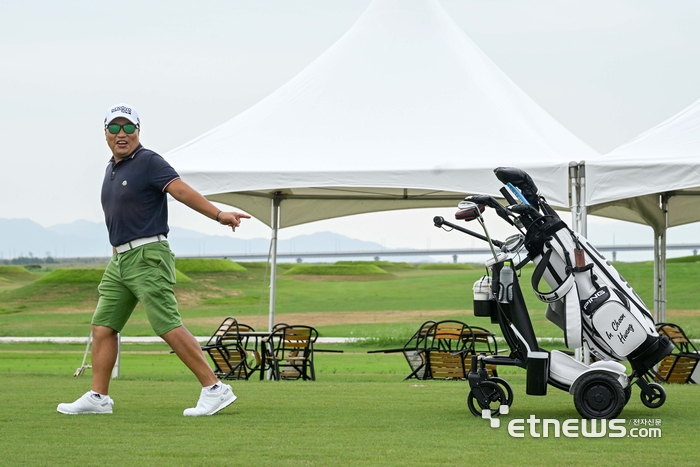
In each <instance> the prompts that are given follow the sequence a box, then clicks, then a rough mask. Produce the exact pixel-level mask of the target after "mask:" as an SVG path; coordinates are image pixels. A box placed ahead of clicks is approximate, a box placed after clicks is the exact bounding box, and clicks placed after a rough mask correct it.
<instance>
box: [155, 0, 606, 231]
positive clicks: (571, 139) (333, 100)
mask: <svg viewBox="0 0 700 467" xmlns="http://www.w3.org/2000/svg"><path fill="white" fill-rule="evenodd" d="M595 156H596V153H595V151H593V149H591V148H590V147H589V146H587V145H586V144H584V143H583V142H582V141H580V140H579V139H578V138H577V137H576V136H574V135H573V134H572V133H570V132H569V131H568V130H566V129H565V128H564V127H563V126H562V125H561V124H559V123H558V122H557V121H556V120H554V119H553V118H552V117H551V116H550V115H549V114H547V113H546V112H545V111H544V110H543V109H542V108H540V107H539V106H538V105H537V104H536V103H535V102H534V101H533V100H532V99H530V98H529V97H528V96H527V95H526V94H525V93H524V92H523V91H521V90H520V89H519V88H518V87H517V86H516V85H515V84H514V83H513V82H512V81H511V80H510V79H509V78H508V77H507V76H506V75H505V74H504V73H503V72H502V71H500V70H499V69H498V67H497V66H496V65H495V64H494V63H493V62H491V61H490V60H489V59H488V57H486V55H484V53H483V52H481V50H479V48H478V47H477V46H476V45H475V44H474V43H473V42H472V41H471V40H470V39H469V38H468V37H467V36H466V34H465V33H464V32H463V31H462V30H461V29H460V28H459V27H458V26H457V25H456V24H455V23H454V22H453V21H452V20H451V19H450V18H449V16H448V15H447V13H446V12H445V11H444V10H443V8H442V7H441V6H440V4H439V3H438V2H437V0H375V1H374V2H373V3H372V4H371V5H370V6H369V7H368V9H367V10H366V11H365V13H364V14H363V15H362V16H361V17H360V18H359V19H358V21H357V22H356V23H355V24H354V25H353V27H352V28H351V29H350V30H349V31H348V32H347V33H346V34H345V35H344V36H343V37H342V38H341V39H339V40H338V42H336V43H335V44H334V45H333V46H332V47H331V48H330V49H328V50H327V51H326V52H325V53H324V54H323V55H321V56H320V57H319V58H318V59H316V60H315V61H314V62H313V63H311V64H310V65H309V66H308V67H306V68H305V69H304V70H303V71H302V72H300V73H299V74H298V75H297V76H296V77H294V78H293V79H292V80H291V81H289V82H288V83H287V84H285V85H284V86H282V87H281V88H279V89H278V90H277V91H275V92H274V93H272V94H271V95H270V96H268V97H267V98H265V99H263V100H262V101H261V102H259V103H258V104H256V105H254V106H253V107H251V108H249V109H248V110H246V111H244V112H243V113H241V114H239V115H237V116H236V117H234V118H232V119H231V120H229V121H227V122H225V123H224V124H222V125H220V126H219V127H216V128H214V129H212V130H211V131H209V132H208V133H206V134H204V135H202V136H200V137H199V138H196V139H195V140H193V141H190V142H188V143H186V144H184V145H182V146H180V147H178V148H176V149H174V150H172V151H170V152H168V153H167V154H166V156H165V157H166V158H167V159H168V160H169V161H170V162H171V163H172V165H173V166H174V167H175V168H176V169H177V170H178V172H179V173H180V174H181V176H182V177H183V180H185V181H186V182H187V183H189V184H190V185H192V186H193V187H194V188H196V189H197V190H199V191H200V192H202V193H203V194H204V195H205V196H206V197H207V198H208V199H210V200H212V201H218V202H222V203H225V204H229V205H232V206H236V207H238V208H239V209H243V210H245V211H247V212H249V213H250V214H252V215H254V216H255V217H257V218H258V219H260V220H261V221H263V222H265V223H267V224H268V225H270V224H271V220H270V206H271V202H270V200H271V199H272V198H275V196H276V197H277V199H278V200H280V201H282V204H281V206H282V210H281V219H280V224H279V227H286V226H292V225H297V224H302V223H306V222H312V221H316V220H321V219H329V218H333V217H340V216H346V215H350V214H358V213H364V212H373V211H382V210H393V209H402V208H416V207H435V206H452V205H454V204H455V202H456V201H457V200H460V199H461V198H463V197H464V196H465V195H467V194H472V193H488V194H492V195H499V192H498V189H499V188H500V186H501V185H500V183H499V182H498V180H496V178H495V176H494V175H493V169H494V168H496V167H498V166H514V167H519V168H522V169H524V170H526V171H528V172H529V173H530V175H531V176H532V177H533V179H534V181H535V183H537V185H538V186H539V188H540V190H541V192H542V193H543V194H544V195H545V196H546V197H547V198H548V200H549V201H550V203H552V204H554V205H556V206H563V207H568V175H567V170H568V161H570V160H583V159H591V158H594V157H595Z"/></svg>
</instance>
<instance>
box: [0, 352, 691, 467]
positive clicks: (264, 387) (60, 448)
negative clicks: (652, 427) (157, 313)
mask: <svg viewBox="0 0 700 467" xmlns="http://www.w3.org/2000/svg"><path fill="white" fill-rule="evenodd" d="M81 359H82V348H81V346H76V345H70V346H59V345H56V344H35V345H26V344H25V345H0V375H1V376H0V377H1V378H2V384H0V400H2V401H3V408H2V416H1V417H0V418H2V421H3V422H4V423H3V425H4V426H5V427H6V428H7V429H4V430H3V435H2V436H1V437H0V452H2V456H0V465H8V466H10V465H11V466H34V465H51V466H74V465H80V466H103V465H129V466H137V465H149V466H168V467H170V466H172V467H176V466H199V465H202V466H213V467H216V466H228V465H232V464H235V465H243V466H248V465H250V466H268V465H270V466H280V465H282V466H286V465H289V466H297V465H310V466H327V465H334V464H335V465H343V466H345V465H351V466H414V465H415V466H443V465H470V464H473V463H486V464H487V465H490V466H496V467H498V466H509V467H510V466H513V465H533V466H539V465H542V466H550V465H557V466H564V467H568V466H592V465H593V466H595V465H601V459H605V462H604V463H605V465H638V466H656V465H659V462H660V461H659V459H660V458H663V462H662V463H664V464H668V465H695V464H696V461H697V446H696V444H697V440H696V438H697V436H696V433H697V432H698V430H699V429H700V406H698V404H697V403H696V400H697V396H698V387H697V386H678V385H667V386H666V387H665V388H666V391H667V393H668V399H667V402H666V404H665V405H664V406H662V407H661V408H659V409H656V410H651V409H647V408H646V407H644V406H643V405H642V404H641V402H640V401H639V397H638V393H639V391H638V389H636V388H635V390H634V394H633V397H632V399H631V401H630V403H629V404H628V405H627V407H626V408H625V410H624V411H623V412H622V415H621V417H623V418H625V419H627V421H628V423H630V425H626V426H627V427H628V429H629V428H631V426H632V425H631V423H632V420H634V419H645V420H646V419H653V420H656V419H659V420H661V422H662V425H661V427H662V430H663V432H662V438H661V439H644V438H631V437H627V438H619V439H613V438H607V437H604V438H600V439H587V438H583V437H579V438H564V437H562V438H554V437H549V438H533V437H531V436H529V434H528V435H526V437H525V438H524V439H514V438H511V437H510V436H509V435H508V432H507V428H506V427H507V424H508V422H509V421H510V420H513V419H516V418H520V419H526V418H528V417H529V416H530V415H533V414H534V415H536V416H537V417H538V418H540V419H541V418H554V419H558V420H560V421H563V420H565V419H570V418H579V415H578V413H577V412H576V410H575V408H574V406H573V402H572V398H571V396H570V395H569V394H567V393H565V392H563V391H559V390H556V389H553V388H549V394H548V395H547V396H546V397H534V396H527V395H526V394H525V382H524V377H523V375H522V373H509V374H506V375H504V377H505V378H506V379H507V380H508V381H509V382H510V383H511V384H512V386H513V389H514V392H515V401H514V405H513V407H512V409H511V413H510V414H509V415H506V416H503V417H501V423H502V426H501V428H498V429H493V428H490V427H489V424H488V422H487V421H485V420H482V419H480V418H477V417H474V416H472V415H471V414H470V413H469V410H468V408H467V405H466V402H465V398H466V395H467V392H468V385H467V383H466V382H462V381H416V380H410V381H403V377H404V376H405V374H406V371H407V369H408V365H407V364H406V362H405V361H404V360H403V357H401V356H400V355H397V354H386V355H384V354H372V355H368V354H366V353H364V352H363V351H357V350H355V351H351V352H349V353H345V354H317V358H316V365H317V381H315V382H301V381H281V382H273V381H258V380H257V379H254V380H251V381H234V382H233V383H232V385H233V388H234V391H235V392H236V395H237V396H238V400H237V401H236V403H235V404H233V405H232V406H231V407H229V408H227V409H225V410H224V411H222V412H221V413H219V414H217V415H215V416H213V417H203V418H194V419H192V418H185V417H183V416H182V410H183V409H184V408H186V407H190V406H192V405H193V404H194V402H195V401H196V397H197V396H198V393H199V389H198V385H197V383H196V382H195V380H194V378H193V377H192V376H191V375H190V374H189V372H188V371H187V370H186V369H185V367H184V365H182V363H180V362H179V360H178V359H177V357H175V356H174V355H170V354H168V353H167V350H166V348H165V346H161V345H140V346H139V345H126V346H124V349H123V353H122V366H121V370H122V375H121V377H120V378H119V379H117V380H115V381H113V382H112V385H111V389H110V395H111V396H112V397H113V398H114V399H115V406H114V414H112V415H106V416H102V415H100V416H64V415H61V414H58V413H56V405H57V404H58V403H59V402H68V401H72V400H74V399H75V398H77V397H79V396H80V395H82V394H83V393H84V392H85V391H86V390H87V389H88V388H89V377H90V370H88V371H87V372H86V375H85V376H83V377H82V378H73V377H72V376H71V375H72V373H73V371H75V368H76V367H77V366H78V365H79V364H80V361H81ZM28 388H31V390H28ZM29 394H30V395H29ZM28 398H29V399H28ZM28 400H30V401H31V402H30V403H28Z"/></svg>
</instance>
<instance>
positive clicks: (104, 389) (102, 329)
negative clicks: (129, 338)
mask: <svg viewBox="0 0 700 467" xmlns="http://www.w3.org/2000/svg"><path fill="white" fill-rule="evenodd" d="M117 352H118V342H117V331H115V330H114V329H112V328H108V327H106V326H97V325H93V326H92V390H93V391H95V392H96V393H98V394H104V395H107V394H109V380H110V378H111V376H112V369H113V368H114V364H115V363H116V361H117Z"/></svg>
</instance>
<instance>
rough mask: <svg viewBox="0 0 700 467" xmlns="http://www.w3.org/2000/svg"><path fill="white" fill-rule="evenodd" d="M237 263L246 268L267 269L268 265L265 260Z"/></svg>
mask: <svg viewBox="0 0 700 467" xmlns="http://www.w3.org/2000/svg"><path fill="white" fill-rule="evenodd" d="M237 264H238V265H239V266H241V267H244V268H246V269H265V268H266V267H267V262H265V261H239V262H238V263H237Z"/></svg>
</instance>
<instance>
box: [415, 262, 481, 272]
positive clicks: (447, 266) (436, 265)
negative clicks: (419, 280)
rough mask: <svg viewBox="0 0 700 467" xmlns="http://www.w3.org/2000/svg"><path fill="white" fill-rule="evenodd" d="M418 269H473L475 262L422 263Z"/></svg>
mask: <svg viewBox="0 0 700 467" xmlns="http://www.w3.org/2000/svg"><path fill="white" fill-rule="evenodd" d="M418 269H422V270H439V271H444V270H454V269H460V270H472V269H474V265H473V264H465V263H457V264H455V263H431V264H421V265H420V266H418Z"/></svg>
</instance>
